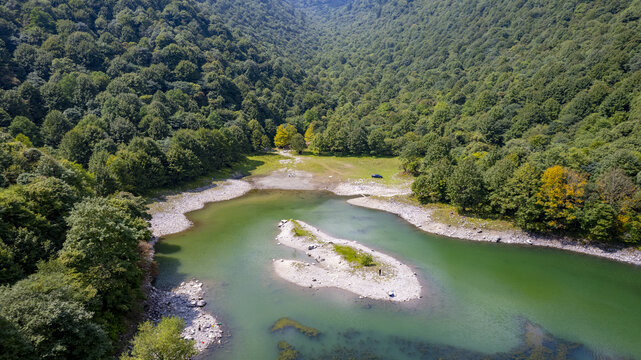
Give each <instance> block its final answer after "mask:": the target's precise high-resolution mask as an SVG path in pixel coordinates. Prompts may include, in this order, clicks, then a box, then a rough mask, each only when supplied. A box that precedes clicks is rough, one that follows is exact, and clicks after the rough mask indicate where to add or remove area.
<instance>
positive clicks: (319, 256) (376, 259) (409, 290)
mask: <svg viewBox="0 0 641 360" xmlns="http://www.w3.org/2000/svg"><path fill="white" fill-rule="evenodd" d="M279 227H280V229H281V232H280V234H279V235H278V236H277V237H276V240H277V241H278V243H279V244H282V245H285V246H288V247H291V248H294V249H296V250H300V251H303V252H305V254H307V256H309V257H310V258H312V259H314V260H315V263H308V262H303V261H297V260H285V259H279V260H274V269H275V270H276V274H278V276H280V277H281V278H283V279H285V280H287V281H289V282H292V283H294V284H297V285H300V286H304V287H309V288H321V287H335V288H339V289H343V290H347V291H349V292H352V293H354V294H356V295H359V296H361V297H364V298H370V299H377V300H390V301H409V300H414V299H418V298H420V297H421V285H420V283H419V281H418V278H417V276H416V273H414V271H412V269H411V268H410V267H409V266H407V265H405V264H403V263H401V262H400V261H398V260H396V259H394V258H393V257H391V256H389V255H386V254H383V253H381V252H378V251H375V250H372V249H370V248H368V247H366V246H364V245H361V244H359V243H357V242H355V241H349V240H343V239H336V238H333V237H331V236H329V235H327V234H325V233H323V232H321V231H320V230H318V229H316V228H314V227H313V226H311V225H309V224H306V223H304V222H302V221H296V220H291V221H287V220H283V221H281V222H280V224H279ZM337 245H338V246H344V247H349V248H351V249H353V250H355V251H356V252H357V253H358V254H359V255H361V256H362V255H364V254H369V255H371V257H372V260H373V264H372V265H370V266H363V265H362V264H360V263H358V262H356V261H352V262H349V261H347V260H346V258H345V257H344V256H343V255H341V254H340V253H338V252H337V251H336V249H335V246H337Z"/></svg>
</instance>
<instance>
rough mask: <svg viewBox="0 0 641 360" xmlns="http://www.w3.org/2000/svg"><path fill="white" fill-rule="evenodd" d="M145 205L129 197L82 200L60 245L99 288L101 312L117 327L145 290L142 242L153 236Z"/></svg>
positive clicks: (67, 260) (70, 263) (63, 256)
mask: <svg viewBox="0 0 641 360" xmlns="http://www.w3.org/2000/svg"><path fill="white" fill-rule="evenodd" d="M127 203H128V204H127ZM123 205H125V206H123ZM140 208H142V204H140V203H136V202H135V201H134V200H127V199H123V198H113V199H107V198H88V199H86V200H83V201H82V202H79V203H77V204H76V205H75V207H74V209H73V211H72V212H71V214H70V215H69V216H68V217H67V223H68V226H69V230H68V231H67V236H66V240H65V242H64V245H63V247H62V249H61V250H60V260H61V262H62V263H63V264H65V266H67V267H69V268H70V269H73V270H74V271H76V272H78V273H79V274H80V276H81V278H82V279H83V280H84V281H85V282H86V283H88V284H91V285H92V286H93V287H94V288H95V289H96V290H97V294H98V296H99V300H100V304H99V305H98V308H97V310H98V312H99V314H100V317H99V318H100V320H101V321H103V322H106V323H108V324H109V326H110V327H115V329H117V328H118V320H114V318H115V319H118V317H119V316H122V315H124V314H126V313H127V312H128V311H130V310H131V307H132V306H133V304H134V301H135V300H136V299H138V297H139V296H140V294H139V287H140V283H141V279H142V272H141V270H140V268H139V266H138V263H139V261H140V251H139V243H140V242H143V241H146V240H147V239H149V238H151V234H150V233H149V230H148V229H147V228H148V224H147V222H146V221H144V220H143V219H142V218H140V217H139V213H141V212H142V211H144V210H142V209H140ZM112 331H113V330H112ZM112 335H114V334H112Z"/></svg>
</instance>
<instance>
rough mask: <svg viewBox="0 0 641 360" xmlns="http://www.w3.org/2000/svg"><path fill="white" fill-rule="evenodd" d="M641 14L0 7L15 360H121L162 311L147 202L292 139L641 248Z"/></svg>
mask: <svg viewBox="0 0 641 360" xmlns="http://www.w3.org/2000/svg"><path fill="white" fill-rule="evenodd" d="M640 18H641V1H639V0H625V1H624V0H617V1H604V0H602V1H576V0H573V1H560V0H558V1H557V0H541V1H524V0H510V1H508V0H485V1H474V0H460V1H436V0H413V1H412V0H390V1H381V0H325V1H321V0H319V1H314V0H290V1H278V0H264V1H259V0H250V1H243V2H238V1H230V0H208V1H195V0H106V1H98V0H89V1H79V0H29V1H18V0H0V215H1V219H0V285H4V287H2V288H0V328H1V329H2V333H3V334H8V335H7V336H3V337H2V339H0V342H2V348H3V349H8V350H7V351H6V352H5V351H4V350H3V352H4V353H5V354H3V355H6V357H5V358H16V357H20V358H52V359H59V358H83V359H85V358H90V359H91V358H105V357H109V356H110V354H112V353H113V351H114V349H115V345H114V344H116V343H117V341H118V336H119V335H120V334H121V333H122V332H123V331H124V329H125V327H126V322H125V319H126V318H127V316H128V314H130V313H131V312H135V311H136V310H137V309H136V306H137V305H136V304H137V303H138V301H139V300H140V297H141V294H140V291H139V287H140V282H141V277H142V273H143V269H142V268H143V267H144V266H145V262H144V261H143V259H144V254H145V251H146V249H147V247H146V246H147V245H146V244H147V243H146V241H147V240H148V239H149V237H150V234H149V232H148V230H147V224H146V222H145V219H146V218H147V215H146V214H145V211H144V206H143V202H142V200H141V199H140V198H138V197H136V196H135V195H141V194H145V193H146V192H148V191H149V190H151V189H156V188H162V187H166V186H170V185H175V184H177V183H180V182H184V181H189V180H191V179H194V178H196V177H198V176H200V175H204V174H210V173H211V172H212V171H214V170H217V169H222V168H226V167H230V166H232V164H234V163H235V162H236V161H238V160H240V159H241V158H242V157H243V154H249V153H254V152H262V151H265V150H268V149H270V148H271V147H272V146H274V145H276V146H292V147H295V148H296V149H297V150H300V149H302V148H304V147H306V146H307V147H308V150H309V151H312V152H315V153H320V154H330V153H331V154H338V155H359V156H360V155H374V156H399V157H400V158H401V159H402V161H403V170H404V171H406V172H408V173H411V174H413V175H414V176H416V177H417V178H416V181H415V182H414V185H413V190H414V193H415V195H416V197H417V198H418V199H419V200H420V201H421V202H424V203H430V202H444V203H450V204H453V205H455V206H456V207H457V208H459V209H460V210H461V211H464V212H468V213H473V214H478V215H481V216H487V217H495V218H503V219H508V220H512V221H514V222H515V223H516V224H517V225H519V226H521V227H522V228H524V229H526V230H529V231H535V232H552V233H561V234H571V235H575V236H578V237H581V238H584V239H587V240H588V241H598V242H609V243H626V244H639V243H641V192H640V191H639V189H640V185H641V152H640V151H639V150H640V149H641V24H640V21H639V20H640ZM280 125H283V126H282V127H280V129H281V131H278V128H279V126H280ZM296 133H298V134H300V135H296ZM283 134H284V135H283ZM302 134H305V136H304V141H303V140H302ZM132 194H134V195H132ZM88 214H91V216H89V215H88ZM96 214H100V216H98V215H96ZM51 329H55V330H56V331H55V332H51ZM0 358H2V355H0Z"/></svg>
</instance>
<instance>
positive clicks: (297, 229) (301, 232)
mask: <svg viewBox="0 0 641 360" xmlns="http://www.w3.org/2000/svg"><path fill="white" fill-rule="evenodd" d="M289 221H291V222H292V224H294V235H296V236H308V237H313V236H314V235H313V234H312V233H311V232H309V231H307V230H305V229H304V228H303V226H302V225H301V224H300V223H299V222H298V221H296V220H293V219H289Z"/></svg>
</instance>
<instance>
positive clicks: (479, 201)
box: [447, 158, 485, 210]
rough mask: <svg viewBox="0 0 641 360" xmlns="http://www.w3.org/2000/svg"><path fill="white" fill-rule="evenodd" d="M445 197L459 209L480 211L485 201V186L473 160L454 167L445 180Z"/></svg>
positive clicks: (470, 159) (467, 160)
mask: <svg viewBox="0 0 641 360" xmlns="http://www.w3.org/2000/svg"><path fill="white" fill-rule="evenodd" d="M447 197H448V198H449V199H450V201H451V203H452V205H454V206H456V207H458V208H459V209H463V210H467V209H480V208H481V207H482V205H483V201H485V185H484V182H483V177H482V174H481V172H480V171H479V170H478V168H477V165H476V162H475V161H474V159H473V158H467V159H465V160H463V161H462V162H461V163H460V164H458V165H457V166H456V167H454V171H452V174H451V175H450V176H449V177H448V179H447Z"/></svg>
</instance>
